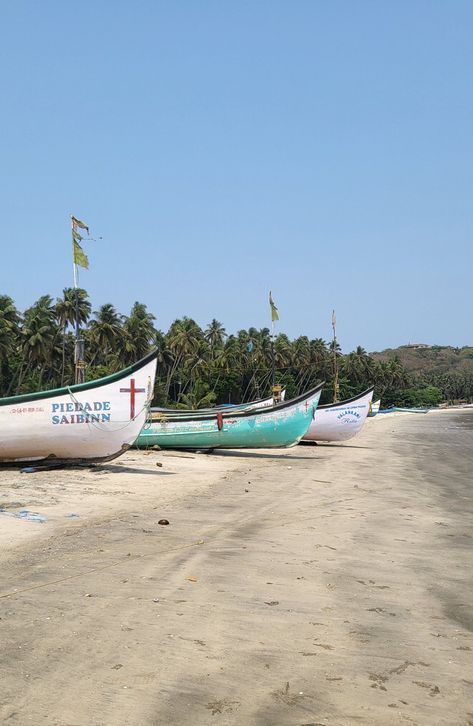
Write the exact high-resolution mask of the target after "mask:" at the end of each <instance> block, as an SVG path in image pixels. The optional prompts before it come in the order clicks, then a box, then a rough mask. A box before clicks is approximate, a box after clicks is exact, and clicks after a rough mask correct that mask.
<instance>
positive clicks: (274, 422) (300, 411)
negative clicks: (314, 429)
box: [135, 383, 323, 449]
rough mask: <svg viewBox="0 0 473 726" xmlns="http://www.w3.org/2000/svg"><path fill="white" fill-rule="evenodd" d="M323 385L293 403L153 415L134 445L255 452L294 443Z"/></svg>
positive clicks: (314, 407) (314, 408) (309, 415)
mask: <svg viewBox="0 0 473 726" xmlns="http://www.w3.org/2000/svg"><path fill="white" fill-rule="evenodd" d="M322 387H323V384H322V383H321V384H320V385H319V386H317V387H316V388H313V389H312V390H311V391H308V393H305V394H304V395H302V396H299V397H298V398H295V399H293V400H292V401H285V402H284V403H278V404H277V405H276V406H267V407H265V408H261V409H257V410H256V411H255V410H251V409H244V410H243V411H234V410H230V411H213V412H210V413H201V412H199V411H192V412H189V414H188V415H185V416H180V417H175V418H173V417H168V416H167V415H166V414H165V413H163V414H153V419H152V420H151V421H149V422H148V423H147V424H146V425H145V426H144V428H143V430H142V431H141V434H140V435H139V437H138V440H137V441H136V444H135V445H136V446H137V447H139V448H146V447H148V446H154V445H158V446H160V447H161V448H168V449H218V448H220V449H221V448H223V449H255V448H272V447H288V446H294V445H295V444H297V443H298V442H299V441H300V440H301V438H302V437H303V435H304V434H305V432H306V431H307V429H308V427H309V424H310V422H311V421H312V418H313V416H314V412H315V410H316V408H317V405H318V402H319V398H320V394H321V391H322Z"/></svg>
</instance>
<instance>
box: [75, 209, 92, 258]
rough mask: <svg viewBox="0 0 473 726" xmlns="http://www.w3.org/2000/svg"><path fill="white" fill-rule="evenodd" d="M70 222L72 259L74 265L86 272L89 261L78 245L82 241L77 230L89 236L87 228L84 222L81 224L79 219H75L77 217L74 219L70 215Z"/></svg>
mask: <svg viewBox="0 0 473 726" xmlns="http://www.w3.org/2000/svg"><path fill="white" fill-rule="evenodd" d="M71 222H72V254H73V257H74V264H75V265H79V267H85V269H86V270H88V269H89V260H88V258H87V255H86V254H85V252H84V250H83V249H82V247H81V244H80V243H81V242H82V240H83V237H82V235H81V234H80V232H79V229H85V230H86V232H87V234H89V228H88V226H87V225H86V224H85V222H81V220H80V219H77V217H74V216H73V215H72V214H71Z"/></svg>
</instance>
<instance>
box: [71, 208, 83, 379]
mask: <svg viewBox="0 0 473 726" xmlns="http://www.w3.org/2000/svg"><path fill="white" fill-rule="evenodd" d="M71 236H72V267H73V273H74V306H75V317H76V321H75V322H76V325H75V328H76V340H75V345H74V364H75V377H74V380H75V383H84V381H85V360H84V339H83V338H81V336H80V320H79V270H78V268H77V262H76V256H75V248H74V216H73V215H72V214H71Z"/></svg>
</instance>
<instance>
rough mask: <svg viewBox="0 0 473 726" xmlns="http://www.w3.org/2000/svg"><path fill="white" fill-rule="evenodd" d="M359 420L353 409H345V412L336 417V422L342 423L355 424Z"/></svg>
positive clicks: (358, 415)
mask: <svg viewBox="0 0 473 726" xmlns="http://www.w3.org/2000/svg"><path fill="white" fill-rule="evenodd" d="M360 418H361V416H360V414H359V413H358V412H357V411H354V410H353V409H345V411H343V412H342V413H339V414H338V416H337V419H338V421H342V422H343V423H355V421H356V420H357V419H360Z"/></svg>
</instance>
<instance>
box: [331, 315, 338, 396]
mask: <svg viewBox="0 0 473 726" xmlns="http://www.w3.org/2000/svg"><path fill="white" fill-rule="evenodd" d="M336 324H337V319H336V317H335V310H332V328H333V402H334V403H337V402H338V400H339V393H340V385H339V382H338V360H337V347H336V345H337V334H336Z"/></svg>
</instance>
